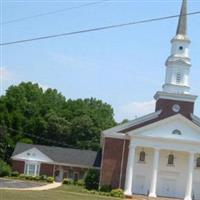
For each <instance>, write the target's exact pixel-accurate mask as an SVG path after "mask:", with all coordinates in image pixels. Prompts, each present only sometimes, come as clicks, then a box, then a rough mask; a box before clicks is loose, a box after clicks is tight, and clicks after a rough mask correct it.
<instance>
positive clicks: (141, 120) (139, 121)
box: [103, 110, 162, 136]
mask: <svg viewBox="0 0 200 200" xmlns="http://www.w3.org/2000/svg"><path fill="white" fill-rule="evenodd" d="M161 112H162V110H159V111H157V112H154V113H150V114H148V115H145V116H142V117H139V118H137V119H134V120H131V121H129V122H126V123H124V124H120V125H117V126H115V127H112V128H110V129H107V130H104V131H103V134H104V135H107V136H108V135H109V134H113V133H117V134H118V133H119V132H122V131H123V130H126V129H128V128H130V127H134V126H136V125H138V124H142V123H144V122H146V121H150V120H153V119H156V118H158V116H159V115H160V114H161Z"/></svg>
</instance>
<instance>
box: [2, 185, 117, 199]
mask: <svg viewBox="0 0 200 200" xmlns="http://www.w3.org/2000/svg"><path fill="white" fill-rule="evenodd" d="M0 200H117V198H112V197H104V196H97V195H92V194H86V193H83V189H82V188H81V187H78V186H66V185H63V186H61V187H59V188H57V189H53V190H48V191H13V190H9V191H8V190H0Z"/></svg>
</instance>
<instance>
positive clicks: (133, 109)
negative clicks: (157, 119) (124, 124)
mask: <svg viewBox="0 0 200 200" xmlns="http://www.w3.org/2000/svg"><path fill="white" fill-rule="evenodd" d="M154 109H155V101H154V100H152V101H146V102H131V103H128V104H126V105H122V106H120V107H119V108H118V109H116V110H115V119H116V120H117V121H118V122H120V121H122V120H123V119H129V120H132V119H134V118H136V117H140V116H143V115H146V114H148V113H152V112H154Z"/></svg>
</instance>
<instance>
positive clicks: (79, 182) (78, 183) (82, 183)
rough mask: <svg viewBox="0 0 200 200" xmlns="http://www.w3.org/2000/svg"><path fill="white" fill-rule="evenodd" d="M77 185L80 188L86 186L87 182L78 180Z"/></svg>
mask: <svg viewBox="0 0 200 200" xmlns="http://www.w3.org/2000/svg"><path fill="white" fill-rule="evenodd" d="M76 184H77V185H78V186H84V185H85V182H84V180H83V179H80V180H78V181H77V182H76Z"/></svg>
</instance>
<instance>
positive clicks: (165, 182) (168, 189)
mask: <svg viewBox="0 0 200 200" xmlns="http://www.w3.org/2000/svg"><path fill="white" fill-rule="evenodd" d="M160 184H161V185H160V191H159V195H160V196H163V197H175V196H176V180H174V179H168V178H162V179H161V181H160Z"/></svg>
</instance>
